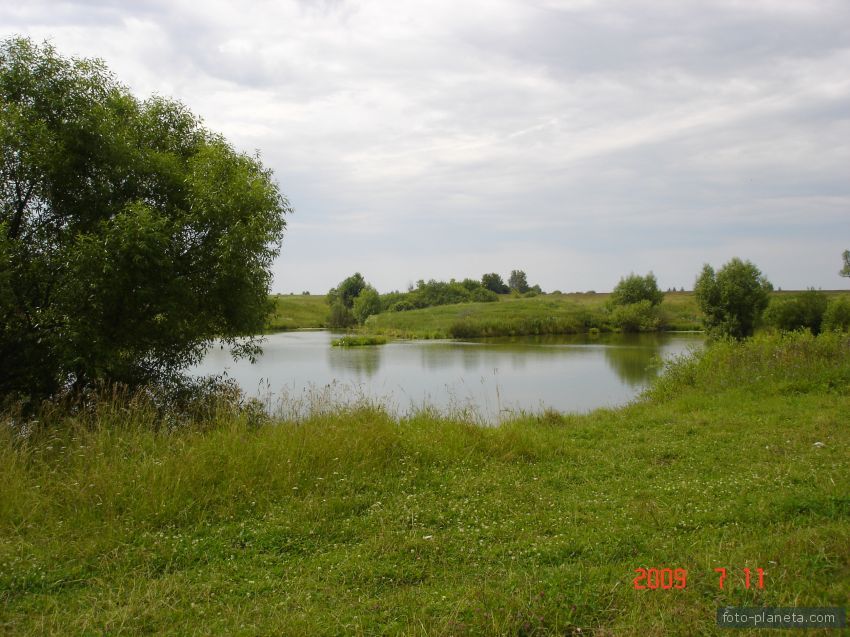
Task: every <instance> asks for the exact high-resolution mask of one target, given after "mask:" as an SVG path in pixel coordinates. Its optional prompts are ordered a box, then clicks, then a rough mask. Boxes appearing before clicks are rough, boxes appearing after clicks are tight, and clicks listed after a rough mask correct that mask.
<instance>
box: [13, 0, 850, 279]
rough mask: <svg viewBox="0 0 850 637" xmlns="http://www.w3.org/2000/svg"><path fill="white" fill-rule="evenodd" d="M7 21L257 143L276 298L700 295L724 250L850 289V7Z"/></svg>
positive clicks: (340, 1) (544, 7)
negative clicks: (360, 283) (849, 253)
mask: <svg viewBox="0 0 850 637" xmlns="http://www.w3.org/2000/svg"><path fill="white" fill-rule="evenodd" d="M0 23H1V24H4V25H6V27H5V28H4V32H5V33H6V34H12V33H22V34H25V35H30V36H32V37H33V38H35V39H43V38H50V39H51V40H52V41H53V42H54V44H55V45H56V46H57V48H59V49H60V50H61V51H63V52H65V53H70V54H75V55H85V56H98V57H102V58H104V59H105V60H106V61H107V62H108V64H109V65H110V67H111V68H112V69H113V70H114V71H115V73H116V75H117V76H118V77H119V78H120V79H121V80H122V81H124V82H125V83H127V84H128V85H129V86H130V87H131V89H132V90H133V91H134V92H136V93H137V94H139V95H147V94H150V93H153V92H157V93H161V94H164V95H169V96H173V97H176V98H178V99H181V100H183V101H184V102H186V103H187V104H188V105H189V106H190V107H191V108H192V109H193V110H194V111H195V112H196V113H198V114H200V115H202V116H203V117H204V119H205V121H206V122H207V124H208V125H209V126H210V127H211V128H213V129H216V130H219V131H221V132H222V133H224V134H225V135H226V136H227V137H228V138H229V139H231V140H232V141H233V143H234V144H235V145H237V146H238V147H239V148H242V149H244V150H246V151H249V152H252V151H253V150H254V149H260V150H261V151H262V155H263V158H264V161H265V162H266V163H267V164H268V165H270V166H271V167H272V168H274V169H275V172H276V174H277V176H278V178H279V179H280V181H281V183H282V187H283V190H284V192H286V193H287V194H288V195H289V197H290V199H291V200H292V203H293V205H294V206H295V208H296V215H295V216H294V217H293V219H292V221H291V223H290V226H289V230H288V232H289V234H288V237H287V240H286V243H285V245H284V253H283V256H282V257H281V260H280V262H279V264H278V265H277V266H276V269H277V271H278V272H280V274H279V276H278V279H277V282H276V287H277V289H281V290H295V291H300V290H301V289H302V288H312V289H314V290H321V289H327V288H328V287H330V286H331V285H333V284H335V283H336V282H337V281H338V280H340V279H341V278H343V277H344V276H346V275H347V274H350V273H351V272H353V271H354V270H358V269H359V270H361V271H363V272H364V274H365V273H367V272H374V274H373V275H372V276H373V278H374V279H375V281H376V283H378V285H379V287H384V288H393V287H404V285H405V284H406V283H407V282H408V281H411V280H415V279H418V278H421V277H426V278H428V277H430V276H445V277H449V276H457V277H462V276H467V275H477V274H480V273H481V272H483V271H491V270H497V271H502V272H505V273H506V272H507V271H508V270H510V269H512V268H516V267H522V268H524V269H526V270H527V271H528V272H529V276H531V278H532V279H534V280H536V281H540V282H541V284H543V285H544V287H547V286H551V287H560V288H562V289H567V288H570V287H571V284H570V283H569V281H572V277H573V276H574V275H576V274H580V275H581V277H584V279H583V280H582V281H581V282H579V281H576V282H575V285H574V287H575V288H576V289H578V288H582V289H585V288H596V289H599V290H602V289H610V287H611V286H613V285H614V283H616V280H617V278H619V275H620V274H623V273H626V272H628V271H630V270H636V271H643V270H647V269H650V268H651V269H653V270H654V271H655V272H656V274H658V276H659V279H660V280H661V281H664V280H665V279H669V280H671V281H678V283H676V285H677V286H678V285H685V286H689V285H690V283H691V282H692V279H693V277H694V276H695V274H696V270H693V269H694V268H697V269H698V267H699V265H701V263H702V262H704V261H715V260H717V259H719V258H724V257H723V255H725V254H727V253H729V251H730V250H741V253H740V256H742V257H744V258H754V259H755V255H758V256H759V258H761V259H763V260H764V261H765V262H767V263H770V264H771V274H772V276H773V278H774V279H775V280H777V281H778V282H779V284H780V285H784V286H785V287H788V286H790V285H792V284H791V283H786V284H783V283H782V282H781V281H782V280H785V279H787V280H788V281H799V285H805V284H811V285H821V286H824V287H829V286H835V285H837V284H839V283H840V282H836V281H835V276H834V270H835V269H836V267H837V266H829V267H827V265H828V261H829V259H830V254H831V253H833V252H834V253H835V254H834V255H833V256H834V260H835V261H836V262H838V260H839V255H840V251H841V249H843V248H841V245H843V244H842V241H843V242H844V243H845V244H847V245H845V248H846V247H850V221H848V220H850V215H848V214H847V213H848V212H850V211H848V205H849V204H850V185H848V180H847V179H846V168H845V167H846V166H847V165H850V146H848V144H847V143H846V141H844V140H846V139H848V133H850V130H849V129H850V121H848V118H847V116H846V113H847V112H848V109H850V80H848V78H847V74H846V69H847V68H850V36H848V32H847V31H846V29H845V28H843V26H842V25H846V24H847V23H850V5H847V4H846V3H844V2H841V1H839V0H834V1H830V0H823V1H818V0H800V1H793V0H758V1H754V0H748V1H747V2H743V1H737V0H725V1H723V2H714V3H683V2H674V1H672V0H640V1H637V0H628V1H626V0H619V1H613V2H594V1H591V0H537V1H535V2H524V1H520V0H516V1H512V0H486V1H485V0H476V1H473V2H464V3H458V2H449V1H448V0H435V1H434V2H429V3H427V4H423V3H421V2H413V0H397V1H393V2H390V1H389V0H385V1H377V0H374V1H370V2H365V1H363V2H354V1H346V0H316V1H308V0H300V1H289V2H278V1H275V2H271V1H261V0H255V1H253V2H240V3H236V2H229V1H224V0H216V1H214V2H208V3H204V4H203V5H199V4H198V3H195V2H189V1H188V0H177V1H176V2H165V1H164V0H162V1H150V2H140V3H132V4H127V3H121V2H117V1H113V2H108V1H103V2H72V1H66V2H61V3H54V2H46V1H38V0H35V1H31V2H29V3H27V4H26V5H15V6H12V5H8V6H4V7H2V8H0ZM760 232H761V233H763V237H762V238H763V240H760V239H759V233H760ZM801 233H802V235H801ZM620 235H622V236H620ZM819 237H821V238H819ZM677 246H678V247H677ZM760 246H761V247H760ZM763 246H770V248H769V249H766V248H764V247H763ZM615 248H616V249H615ZM748 251H749V252H748ZM730 256H731V254H730ZM453 268H454V269H453ZM683 269H688V271H687V272H683V271H682V270H683ZM479 270H480V272H479ZM690 270H693V271H690ZM671 284H672V283H671ZM793 285H798V284H797V283H794V284H793Z"/></svg>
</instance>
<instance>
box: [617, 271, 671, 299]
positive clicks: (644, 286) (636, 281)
mask: <svg viewBox="0 0 850 637" xmlns="http://www.w3.org/2000/svg"><path fill="white" fill-rule="evenodd" d="M663 300H664V293H663V292H662V291H661V290H660V289H659V288H658V281H657V280H656V279H655V275H654V274H653V273H652V272H650V273H649V274H647V275H646V276H640V275H639V274H634V273H632V274H630V275H629V276H627V277H623V278H622V279H620V282H619V283H617V286H616V287H615V288H614V291H613V292H612V293H611V297H610V303H611V305H614V306H617V305H631V304H632V303H640V302H641V301H649V303H650V305H653V306H654V305H659V304H660V303H661V301H663Z"/></svg>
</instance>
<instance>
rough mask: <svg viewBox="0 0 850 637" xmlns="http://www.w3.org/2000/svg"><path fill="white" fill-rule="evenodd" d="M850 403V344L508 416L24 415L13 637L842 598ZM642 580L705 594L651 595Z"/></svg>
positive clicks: (6, 583) (671, 615)
mask: <svg viewBox="0 0 850 637" xmlns="http://www.w3.org/2000/svg"><path fill="white" fill-rule="evenodd" d="M504 305H508V304H507V303H505V304H504ZM848 413H850V338H848V337H847V336H837V335H834V334H830V335H826V336H821V337H818V338H817V339H815V338H813V337H810V336H800V335H796V336H790V337H776V336H770V337H764V338H758V339H756V340H754V341H751V342H748V343H744V344H725V343H721V344H718V345H716V346H714V347H712V348H710V349H709V350H708V351H707V353H706V354H705V355H704V356H703V357H702V358H700V359H692V360H690V361H680V362H679V363H677V364H674V365H673V366H672V367H671V368H670V369H669V370H668V371H667V372H666V374H665V375H664V376H663V377H662V378H661V380H660V381H659V382H658V383H657V384H656V385H655V386H654V388H653V390H652V391H651V393H650V395H649V396H648V397H647V398H645V399H644V400H642V401H640V402H638V403H636V404H634V405H631V406H629V407H626V408H623V409H619V410H614V411H610V410H600V411H596V412H594V413H592V414H590V415H586V416H562V415H560V414H556V413H552V412H545V413H541V414H539V415H536V416H527V417H523V418H519V419H516V420H513V421H510V422H506V423H504V424H503V425H502V426H499V427H494V428H484V427H478V426H474V425H471V424H468V423H466V422H462V421H457V420H451V419H446V418H443V417H440V416H439V415H437V414H433V413H428V412H427V411H424V412H420V413H417V414H414V415H412V416H410V417H409V418H403V419H401V420H395V419H393V418H391V417H390V416H388V415H387V413H386V412H384V411H383V410H382V409H381V408H380V407H376V406H370V405H362V406H359V407H357V408H354V409H349V410H340V409H334V408H332V406H325V408H323V409H318V410H317V411H316V413H314V414H313V415H312V416H310V417H307V418H306V419H305V420H303V421H299V422H273V423H267V424H263V423H262V422H258V418H257V414H256V413H254V414H251V413H248V414H242V415H239V414H235V413H233V412H230V411H222V412H221V413H220V414H219V415H218V416H216V417H214V418H212V419H209V420H207V421H204V422H201V423H199V424H197V425H196V426H193V427H185V428H182V429H179V430H176V431H171V432H169V431H167V428H166V424H167V423H165V422H163V420H162V419H161V418H160V417H159V416H157V414H156V412H154V411H153V410H152V409H151V408H149V407H147V406H146V403H145V402H144V401H142V400H139V401H136V402H135V403H133V404H130V405H126V404H123V403H119V402H116V401H111V402H110V401H104V402H103V403H101V404H100V405H99V407H96V408H91V409H88V410H83V411H78V412H76V413H73V414H68V413H67V412H64V411H63V410H61V409H59V408H58V407H52V408H48V409H46V410H44V412H43V413H42V414H40V417H39V421H38V422H37V423H34V424H32V425H31V427H30V429H29V430H28V433H27V435H24V436H22V435H19V434H18V433H16V432H17V431H18V430H17V429H16V428H15V427H14V426H13V423H14V420H13V414H7V415H5V416H4V417H3V418H2V419H0V423H2V427H0V483H2V485H3V488H2V490H0V633H2V634H8V635H93V634H128V635H136V634H151V635H175V634H205V635H206V634H210V635H212V634H219V635H305V636H306V635H310V636H315V635H579V634H583V635H587V634H594V635H712V634H727V633H728V630H725V629H724V630H721V629H718V628H716V627H715V613H716V609H717V608H718V607H719V606H725V605H739V606H842V605H843V606H846V605H847V599H848V598H847V591H848V590H850V552H848V551H847V547H848V546H850V495H848V494H850V454H848V453H847V450H848V448H850V428H848V426H847V424H848V423H847V414H848ZM816 443H818V444H816ZM639 567H647V568H649V567H668V568H672V569H675V568H682V569H687V586H686V587H685V588H684V589H682V590H677V589H671V590H663V589H657V590H635V589H634V587H633V579H634V577H635V569H636V568H639ZM717 567H725V568H727V569H728V579H727V580H726V583H725V587H724V589H723V590H720V589H719V587H718V576H717V574H716V573H715V571H714V569H715V568H717ZM745 567H747V568H750V569H753V573H756V571H755V569H757V568H763V569H764V570H765V580H764V582H765V583H764V588H763V589H759V588H757V585H756V584H755V579H753V584H752V585H751V588H750V589H749V590H748V589H746V588H745V586H744V575H743V571H742V569H743V568H745ZM813 632H815V631H813ZM735 634H751V633H750V632H748V631H740V632H736V633H735ZM771 634H783V632H781V631H777V632H776V633H771ZM784 634H796V632H793V631H788V632H786V633H784ZM823 634H836V633H835V632H834V631H833V632H826V631H824V632H823Z"/></svg>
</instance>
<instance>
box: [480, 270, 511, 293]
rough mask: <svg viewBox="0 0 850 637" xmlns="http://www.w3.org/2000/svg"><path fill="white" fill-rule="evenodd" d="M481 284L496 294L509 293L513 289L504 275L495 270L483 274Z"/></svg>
mask: <svg viewBox="0 0 850 637" xmlns="http://www.w3.org/2000/svg"><path fill="white" fill-rule="evenodd" d="M481 285H482V287H484V288H485V289H487V290H490V291H491V292H495V293H496V294H507V293H508V292H510V291H511V289H510V288H509V287H508V285H507V284H506V283H505V282H504V281H503V280H502V277H501V276H500V275H498V274H496V273H495V272H490V273H489V274H485V275H483V276H482V277H481Z"/></svg>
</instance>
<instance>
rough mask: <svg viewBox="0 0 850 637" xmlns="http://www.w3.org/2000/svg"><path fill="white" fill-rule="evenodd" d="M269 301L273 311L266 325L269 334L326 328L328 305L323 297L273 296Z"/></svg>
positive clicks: (309, 295) (307, 295)
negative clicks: (272, 303)
mask: <svg viewBox="0 0 850 637" xmlns="http://www.w3.org/2000/svg"><path fill="white" fill-rule="evenodd" d="M271 299H272V301H273V302H274V310H273V312H272V314H271V316H270V317H269V319H268V322H267V325H266V330H267V331H269V332H281V331H285V330H296V329H305V328H320V327H326V326H327V322H328V303H327V297H325V296H324V295H312V294H300V295H284V294H274V295H272V297H271Z"/></svg>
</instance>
